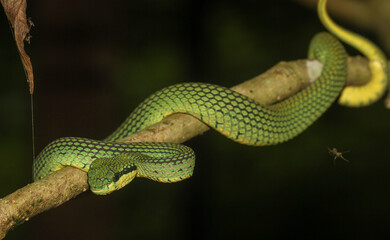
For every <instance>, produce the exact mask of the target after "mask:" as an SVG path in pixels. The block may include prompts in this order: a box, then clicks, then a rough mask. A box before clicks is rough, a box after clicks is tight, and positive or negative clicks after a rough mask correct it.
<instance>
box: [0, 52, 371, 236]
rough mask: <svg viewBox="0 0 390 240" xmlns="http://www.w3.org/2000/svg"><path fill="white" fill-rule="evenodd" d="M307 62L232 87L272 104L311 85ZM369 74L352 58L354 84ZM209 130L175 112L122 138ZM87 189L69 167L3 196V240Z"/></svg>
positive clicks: (169, 138)
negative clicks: (12, 230) (37, 216)
mask: <svg viewBox="0 0 390 240" xmlns="http://www.w3.org/2000/svg"><path fill="white" fill-rule="evenodd" d="M307 62H309V61H305V60H298V61H291V62H280V63H279V64H277V65H276V66H274V67H272V68H271V69H270V70H268V71H267V72H265V73H264V74H261V75H259V76H257V77H255V78H253V79H251V80H248V81H246V82H243V83H241V84H239V85H237V86H235V87H233V88H232V89H234V90H235V91H237V92H240V93H242V94H244V95H247V96H249V97H250V98H253V99H254V100H256V101H257V102H258V103H260V104H262V105H269V104H272V103H274V102H276V101H279V100H281V99H284V98H287V97H288V96H291V95H293V94H294V93H296V92H298V91H299V90H301V89H303V88H304V87H306V86H307V85H308V84H309V82H310V81H311V80H310V78H309V76H308V74H307V72H308V71H312V70H310V69H308V68H307V67H306V63H307ZM310 62H313V61H310ZM320 70H321V69H317V70H316V71H317V72H318V71H320ZM317 74H318V73H317ZM369 77H370V74H369V71H368V66H367V60H366V59H364V58H360V57H356V58H350V59H349V79H348V82H349V83H350V84H352V83H353V84H364V83H365V82H366V81H367V80H368V79H369ZM207 130H208V127H207V126H206V125H205V124H203V123H202V122H200V121H199V120H197V119H195V118H193V117H191V116H189V115H185V114H174V115H172V116H170V117H167V118H166V119H164V120H163V121H162V122H160V123H158V124H155V125H153V126H150V127H149V128H147V129H145V130H143V131H140V132H138V133H137V134H134V135H133V136H131V137H128V138H126V139H122V140H121V141H122V142H137V141H149V142H153V141H154V142H175V143H182V142H185V141H187V140H188V139H190V138H192V137H195V136H197V135H199V134H202V133H203V132H205V131H207ZM87 189H88V184H87V174H86V173H85V172H83V171H81V170H79V169H76V168H72V167H66V168H63V169H61V170H60V171H58V172H55V173H53V174H52V175H50V176H48V177H46V178H44V179H42V180H39V181H37V182H34V183H31V184H28V185H27V186H25V187H23V188H21V189H19V190H17V191H15V192H14V193H11V194H10V195H8V196H6V197H4V198H2V199H0V239H2V238H4V237H5V235H6V233H7V232H8V231H9V230H10V229H11V228H13V227H15V226H17V225H19V224H22V223H24V222H26V221H28V220H29V219H30V218H31V217H33V216H35V215H37V214H39V213H41V212H44V211H46V210H49V209H51V208H54V207H57V206H59V205H61V204H63V203H65V202H66V201H68V200H70V199H72V198H74V197H76V196H77V195H79V194H81V193H83V192H85V191H86V190H87Z"/></svg>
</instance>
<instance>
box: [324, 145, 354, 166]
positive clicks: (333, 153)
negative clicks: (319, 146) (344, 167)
mask: <svg viewBox="0 0 390 240" xmlns="http://www.w3.org/2000/svg"><path fill="white" fill-rule="evenodd" d="M328 151H329V154H330V156H332V157H334V158H333V164H336V159H337V158H341V159H343V160H344V161H345V162H347V163H349V160H348V159H346V158H345V157H344V156H343V153H347V152H349V151H344V152H339V151H338V150H337V148H329V147H328Z"/></svg>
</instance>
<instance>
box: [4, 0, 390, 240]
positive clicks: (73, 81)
mask: <svg viewBox="0 0 390 240" xmlns="http://www.w3.org/2000/svg"><path fill="white" fill-rule="evenodd" d="M28 4H29V5H28V11H27V13H28V16H30V17H31V19H32V21H33V22H34V23H35V27H34V28H33V29H32V32H31V34H32V39H31V45H30V46H28V47H27V52H28V53H29V54H30V57H31V58H32V63H33V66H34V73H35V79H36V85H35V87H36V89H35V95H34V106H35V108H34V111H35V132H36V134H35V139H36V141H35V148H36V151H37V153H38V152H39V151H40V150H41V149H42V148H43V147H44V146H45V145H46V144H48V143H49V142H50V141H52V140H54V139H55V138H58V137H63V136H82V137H89V138H96V139H101V138H104V137H105V136H107V135H108V134H109V133H110V132H111V131H113V130H114V129H116V127H117V126H118V125H119V124H120V123H121V121H123V120H124V119H125V118H126V116H127V115H128V114H129V113H130V112H131V111H132V109H134V108H135V106H136V105H137V104H138V103H140V102H141V101H142V100H143V99H144V98H146V97H147V96H148V95H149V94H151V93H153V92H154V91H156V90H158V89H160V88H162V87H165V86H168V85H171V84H174V83H179V82H185V81H203V82H211V83H216V84H220V85H224V86H233V85H235V84H238V83H240V82H242V81H244V80H247V79H249V78H251V77H254V76H256V75H258V74H260V73H262V72H264V71H265V70H267V69H268V68H270V67H271V66H273V65H274V64H276V63H277V62H278V61H281V60H295V59H299V58H305V56H306V52H307V46H308V42H309V41H310V38H311V37H312V36H313V35H314V34H315V33H316V32H319V31H323V27H322V26H321V25H320V23H319V21H318V20H317V17H316V14H315V11H314V10H313V9H307V8H304V7H303V6H301V5H299V4H297V3H295V2H292V1H282V0H277V1H267V2H266V1H254V0H243V1H232V0H231V1H226V0H225V1H221V0H220V1H218V0H209V1H205V0H198V1H195V0H181V1H179V0H165V1H160V0H134V1H90V0H84V1H73V0H68V1H60V0H41V1H29V2H28ZM343 25H344V26H346V27H349V28H351V26H348V25H346V24H344V23H343ZM352 29H353V30H355V31H359V32H361V33H363V34H365V35H368V36H369V37H371V38H373V39H374V40H375V36H373V35H369V34H368V33H365V32H362V30H360V29H356V28H352ZM0 33H1V38H0V53H1V54H0V78H1V81H0V116H1V117H0V156H1V157H0V197H3V196H6V195H7V194H9V193H11V192H13V191H15V190H16V189H18V188H20V187H23V186H24V185H26V184H27V183H29V182H31V181H32V180H31V166H32V147H31V146H32V141H31V110H30V97H29V95H28V86H27V83H26V81H25V76H24V72H23V68H22V65H21V62H20V59H19V55H18V53H17V50H16V46H15V44H14V40H13V37H12V35H11V31H10V29H9V26H8V21H7V19H6V17H5V14H4V13H3V12H2V11H1V13H0ZM349 50H350V49H349ZM350 53H352V54H355V53H354V52H353V51H350ZM389 117H390V112H389V111H387V110H385V109H384V107H383V102H382V101H380V102H378V103H376V104H374V105H373V106H370V107H367V108H362V109H350V108H345V107H341V106H338V105H337V104H334V105H333V106H332V108H331V109H330V110H329V111H328V112H327V113H325V115H324V116H323V117H321V118H320V119H319V120H318V121H317V122H316V123H315V124H314V125H313V126H311V127H310V128H309V129H308V130H307V131H305V132H304V133H302V134H301V135H299V136H298V137H297V138H295V139H293V140H292V141H289V142H287V143H284V144H280V145H277V146H272V147H263V148H254V147H248V146H243V145H239V144H236V143H233V142H232V141H230V140H227V139H225V138H224V137H222V136H220V135H219V134H217V133H215V132H211V131H210V132H208V133H206V134H204V135H202V136H199V137H197V138H195V139H193V140H191V141H189V142H187V143H186V144H187V145H189V146H191V147H192V148H194V150H195V151H196V153H197V166H196V169H195V173H194V176H193V177H192V178H190V179H189V180H186V181H183V182H180V183H175V184H161V183H156V182H152V181H150V180H146V179H135V180H134V181H133V182H132V183H131V184H130V185H128V186H126V187H125V188H124V189H123V190H121V191H118V192H114V193H113V194H111V195H108V196H103V197H102V196H95V195H93V194H92V193H90V192H87V193H84V194H82V195H80V196H79V197H77V198H76V199H74V200H71V201H69V202H67V203H66V204H64V205H62V206H60V207H58V208H56V209H53V210H50V211H48V212H45V213H42V214H40V215H39V216H37V217H34V218H32V219H30V220H29V221H28V222H27V223H25V224H23V225H21V226H19V227H17V228H16V229H14V230H13V231H11V232H10V233H9V234H8V236H7V237H8V238H7V239H96V240H98V239H222V238H227V237H230V238H242V237H256V238H262V239H286V238H293V237H296V238H298V239H329V238H332V239H358V238H361V239H367V238H379V237H380V236H383V235H385V234H387V233H388V230H387V228H388V226H389V224H390V218H389V217H390V216H389V215H390V204H389V203H390V187H389V180H390V179H389V178H390V177H389V174H388V170H389V168H390V161H389V160H390V153H389V150H388V146H389V144H388V143H389V140H388V136H389V133H390V127H389V122H388V119H389ZM328 146H329V147H337V148H338V149H339V150H349V151H350V152H349V153H345V155H344V156H345V157H346V158H347V159H349V160H350V163H349V164H348V163H346V162H344V161H342V160H337V161H336V163H335V164H333V158H332V157H331V156H329V154H328V150H327V147H328Z"/></svg>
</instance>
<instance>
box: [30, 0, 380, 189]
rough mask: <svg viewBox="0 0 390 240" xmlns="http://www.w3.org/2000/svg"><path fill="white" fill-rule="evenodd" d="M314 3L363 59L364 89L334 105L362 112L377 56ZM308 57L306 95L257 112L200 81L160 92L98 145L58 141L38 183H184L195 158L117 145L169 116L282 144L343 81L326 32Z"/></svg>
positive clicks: (186, 151)
mask: <svg viewBox="0 0 390 240" xmlns="http://www.w3.org/2000/svg"><path fill="white" fill-rule="evenodd" d="M325 5H326V0H320V1H319V3H318V13H319V16H320V19H321V21H322V23H323V24H324V26H325V27H327V28H328V30H329V31H330V32H332V33H333V34H335V35H336V36H338V37H339V38H340V39H341V40H344V41H346V42H348V43H349V44H351V45H353V46H355V47H356V48H358V49H359V50H361V51H362V52H363V53H364V54H365V55H366V56H368V58H369V60H370V67H371V70H372V75H373V77H372V79H371V81H370V82H369V83H368V84H367V86H360V87H346V88H345V89H344V91H343V93H342V96H341V98H340V100H339V101H340V103H341V104H344V105H347V106H352V107H354V106H364V105H368V104H370V103H372V102H375V101H376V100H377V99H378V98H380V97H381V96H382V95H383V94H384V91H385V89H386V85H387V68H386V66H387V65H386V64H385V63H386V59H385V57H384V54H383V53H382V52H381V51H380V50H379V49H378V48H377V47H376V46H375V45H374V44H372V43H371V42H369V41H368V40H367V39H364V38H363V37H361V36H359V35H356V34H354V33H351V32H349V31H347V30H345V29H342V28H341V27H339V26H337V25H336V24H335V23H334V22H332V20H331V19H330V18H329V16H328V15H327V13H326V9H325ZM309 58H310V59H317V60H319V61H320V62H321V63H322V64H323V68H322V72H321V75H320V76H319V78H318V79H317V80H316V81H314V83H312V84H311V85H310V86H308V87H307V88H306V89H304V90H302V91H300V92H299V93H297V94H296V95H294V96H292V97H290V98H288V99H286V100H284V101H281V102H279V103H277V104H274V105H271V106H268V107H264V106H260V105H258V104H257V103H256V102H254V101H253V100H252V99H250V98H248V97H246V96H243V95H241V94H239V93H237V92H234V91H232V90H230V89H228V88H225V87H221V86H217V85H212V84H207V83H183V84H177V85H173V86H170V87H167V88H165V89H162V90H160V91H158V92H156V93H155V94H153V95H151V96H150V97H149V98H147V99H146V100H145V101H144V102H142V103H141V104H140V105H139V106H138V107H137V108H136V109H135V110H134V112H132V113H131V114H130V116H129V117H128V118H127V119H126V120H125V122H124V123H122V125H121V126H120V127H119V128H118V129H117V130H116V131H114V132H113V133H112V134H111V135H110V136H109V137H107V138H106V139H104V140H103V141H98V140H92V139H86V138H76V137H66V138H60V139H57V140H55V141H53V142H51V143H50V144H49V145H47V146H46V147H45V148H44V149H43V150H42V152H41V153H40V154H39V155H38V156H37V158H36V159H35V161H34V164H33V178H34V180H39V179H42V178H44V177H45V176H47V175H49V174H51V173H53V172H54V171H57V170H59V169H61V168H63V167H65V166H73V167H76V168H79V169H81V170H83V171H86V172H88V182H89V185H90V188H91V190H92V191H93V192H94V193H96V194H101V195H104V194H108V193H111V192H112V191H114V190H117V189H120V188H122V187H123V186H125V185H126V184H127V183H129V182H130V181H132V180H133V179H134V178H135V177H146V178H149V179H152V180H155V181H160V182H176V181H180V180H183V179H186V178H188V177H190V176H191V175H192V173H193V169H194V167H195V154H194V152H193V150H192V149H190V148H189V147H186V146H184V145H178V144H172V143H148V142H139V143H117V142H115V141H117V140H119V139H121V138H124V137H126V136H129V135H131V134H133V133H136V132H138V131H140V130H142V129H144V128H146V127H147V126H150V125H152V124H155V123H157V122H159V121H161V120H162V119H163V118H164V117H166V116H168V115H171V114H174V113H186V114H190V115H192V116H194V117H196V118H197V119H199V120H201V121H203V122H204V123H206V124H207V125H209V126H210V127H212V128H213V129H215V130H217V131H218V132H220V133H221V134H223V135H224V136H226V137H228V138H229V139H232V140H234V141H236V142H238V143H242V144H247V145H253V146H265V145H273V144H277V143H282V142H284V141H287V140H289V139H291V138H293V137H295V136H297V135H298V134H300V133H301V132H302V131H304V130H305V129H306V128H307V127H308V126H310V125H311V124H312V123H313V122H314V121H315V120H316V119H317V118H318V117H320V116H321V115H322V114H323V113H324V112H325V111H326V110H327V109H328V108H329V106H330V105H331V104H332V103H333V102H334V101H335V100H336V98H337V97H338V95H339V94H340V92H341V90H342V88H343V87H344V84H345V81H346V77H347V53H346V52H345V50H344V47H343V46H342V45H341V43H340V42H339V41H338V40H337V39H336V38H335V37H333V36H332V35H330V34H329V33H319V34H317V35H316V36H314V38H313V39H312V41H311V43H310V46H309Z"/></svg>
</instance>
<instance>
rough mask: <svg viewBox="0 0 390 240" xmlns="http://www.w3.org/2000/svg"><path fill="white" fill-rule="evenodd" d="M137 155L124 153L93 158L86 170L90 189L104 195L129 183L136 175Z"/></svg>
mask: <svg viewBox="0 0 390 240" xmlns="http://www.w3.org/2000/svg"><path fill="white" fill-rule="evenodd" d="M137 155H138V154H134V153H125V154H119V155H117V156H113V157H108V158H97V159H95V160H94V161H93V162H92V164H91V167H90V168H89V170H88V183H89V186H90V188H91V191H92V192H93V193H95V194H97V195H106V194H109V193H111V192H113V191H115V190H118V189H121V188H122V187H124V186H125V185H127V184H128V183H130V182H131V181H132V180H133V179H134V178H135V177H136V176H137V166H136V165H135V163H134V157H137Z"/></svg>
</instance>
